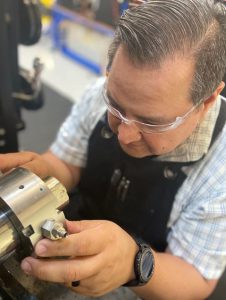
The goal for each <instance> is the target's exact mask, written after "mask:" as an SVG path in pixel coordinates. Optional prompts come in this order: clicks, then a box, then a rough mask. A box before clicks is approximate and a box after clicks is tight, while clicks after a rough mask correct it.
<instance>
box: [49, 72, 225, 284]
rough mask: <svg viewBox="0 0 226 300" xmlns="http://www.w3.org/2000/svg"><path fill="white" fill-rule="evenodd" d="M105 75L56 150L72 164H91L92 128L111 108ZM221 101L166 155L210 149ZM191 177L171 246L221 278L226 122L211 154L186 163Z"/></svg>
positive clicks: (173, 220) (184, 156)
mask: <svg viewBox="0 0 226 300" xmlns="http://www.w3.org/2000/svg"><path fill="white" fill-rule="evenodd" d="M104 80H105V79H104V78H101V79H99V80H98V81H97V82H96V83H95V84H93V85H92V86H91V87H89V88H88V89H87V90H86V91H85V93H84V96H83V97H82V99H81V100H80V101H79V103H78V104H76V105H74V107H73V108H72V111H71V114H70V115H69V116H68V117H67V119H66V120H65V122H64V123H63V125H62V126H61V128H60V130H59V132H58V136H57V138H56V140H55V142H54V143H53V144H52V146H51V151H52V152H53V153H54V154H55V155H56V156H58V157H59V158H60V159H62V160H64V161H66V162H67V163H70V164H72V165H76V166H80V167H85V165H86V160H87V147H88V141H89V137H90V135H91V133H92V130H93V129H94V127H95V126H96V124H97V122H98V121H99V119H100V118H101V117H102V116H103V114H104V112H105V111H106V106H105V105H104V102H103V99H102V87H103V83H104ZM219 107H220V101H218V103H217V104H216V105H215V106H214V107H213V108H212V109H211V111H210V112H209V114H208V115H207V116H206V118H205V120H204V121H203V122H202V123H201V125H200V126H199V127H198V128H197V129H196V131H195V132H194V134H193V135H192V136H191V137H190V138H189V139H188V140H187V141H186V142H185V143H184V144H182V145H181V146H179V147H178V148H177V149H175V150H174V151H173V152H171V153H169V154H167V155H163V156H160V157H159V158H158V159H160V160H167V161H169V160H171V161H189V160H190V161H191V160H197V159H199V158H200V157H202V156H203V154H206V153H207V149H208V147H209V144H210V140H211V136H212V132H213V128H214V124H215V121H216V118H217V115H218V112H219ZM184 172H186V173H187V174H188V177H187V179H186V180H185V181H184V183H183V185H182V186H181V187H180V189H179V190H178V192H177V194H176V196H175V201H174V205H173V208H172V211H171V214H170V218H169V222H168V227H169V228H170V229H171V230H170V231H169V234H168V237H167V241H168V250H169V251H170V252H171V253H172V254H174V255H176V256H178V257H181V258H183V259H184V260H185V261H187V262H189V263H191V264H192V265H194V266H195V267H196V268H197V269H198V270H199V272H200V273H201V274H202V275H203V277H204V278H206V279H217V278H219V277H220V275H221V274H222V272H223V271H224V268H225V265H226V126H225V127H224V130H223V132H222V133H221V134H220V136H219V137H218V138H217V140H216V142H215V143H214V145H213V146H212V147H211V148H210V151H209V152H208V153H207V154H206V156H205V158H204V159H203V160H202V161H201V162H198V163H196V164H195V165H193V166H191V167H185V168H184Z"/></svg>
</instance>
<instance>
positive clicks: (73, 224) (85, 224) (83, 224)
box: [66, 220, 108, 233]
mask: <svg viewBox="0 0 226 300" xmlns="http://www.w3.org/2000/svg"><path fill="white" fill-rule="evenodd" d="M103 223H108V221H103V220H83V221H68V220H67V221H66V227H67V231H68V233H79V232H82V231H84V230H87V229H90V228H94V227H99V226H100V225H103Z"/></svg>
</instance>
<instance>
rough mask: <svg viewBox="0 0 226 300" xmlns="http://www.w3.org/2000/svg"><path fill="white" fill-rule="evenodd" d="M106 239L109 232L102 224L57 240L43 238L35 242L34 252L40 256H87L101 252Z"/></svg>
mask: <svg viewBox="0 0 226 300" xmlns="http://www.w3.org/2000/svg"><path fill="white" fill-rule="evenodd" d="M107 239H109V234H107V232H106V230H105V229H104V227H103V226H100V227H99V228H98V227H94V228H90V229H88V230H85V231H82V232H80V233H76V234H71V235H69V236H67V237H66V238H64V239H61V240H58V241H50V240H48V239H43V240H41V241H39V242H38V243H37V245H36V247H35V253H36V255H38V256H40V257H53V256H70V257H75V256H89V255H94V254H97V253H99V252H102V250H103V249H104V248H105V247H106V244H107Z"/></svg>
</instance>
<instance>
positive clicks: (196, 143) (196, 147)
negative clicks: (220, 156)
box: [157, 96, 221, 162]
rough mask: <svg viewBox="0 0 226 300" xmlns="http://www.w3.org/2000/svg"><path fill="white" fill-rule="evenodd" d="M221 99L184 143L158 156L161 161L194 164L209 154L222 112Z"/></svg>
mask: <svg viewBox="0 0 226 300" xmlns="http://www.w3.org/2000/svg"><path fill="white" fill-rule="evenodd" d="M220 99H221V97H220V96H219V99H218V100H217V101H216V103H215V104H214V105H213V106H212V107H211V109H210V110H209V111H208V112H207V114H206V116H205V118H204V119H203V121H202V122H201V123H200V124H199V125H198V126H197V127H196V129H195V130H194V131H193V133H192V134H191V135H190V136H189V137H188V138H187V139H186V141H185V142H184V143H182V144H181V145H179V146H178V147H177V148H176V149H174V150H173V151H171V152H169V153H167V154H164V155H160V156H158V158H157V159H158V160H160V161H171V162H192V161H197V160H199V159H201V158H202V157H203V156H204V155H205V154H206V153H207V152H208V149H209V146H210V143H211V139H212V135H213V131H214V127H215V124H216V120H217V117H218V114H219V111H220V104H221V101H220Z"/></svg>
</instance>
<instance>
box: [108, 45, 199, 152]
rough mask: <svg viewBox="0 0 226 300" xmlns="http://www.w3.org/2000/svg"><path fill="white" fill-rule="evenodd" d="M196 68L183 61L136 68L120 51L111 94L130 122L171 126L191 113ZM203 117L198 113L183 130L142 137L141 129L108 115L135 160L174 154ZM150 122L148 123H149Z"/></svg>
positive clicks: (111, 75)
mask: <svg viewBox="0 0 226 300" xmlns="http://www.w3.org/2000/svg"><path fill="white" fill-rule="evenodd" d="M193 74H194V64H193V62H192V61H188V60H186V59H185V58H182V57H179V56H178V57H175V58H173V59H168V60H165V61H164V62H163V63H162V65H161V67H160V68H159V69H153V68H151V67H149V66H148V67H147V66H141V67H139V66H135V65H134V64H132V63H131V61H130V60H129V59H128V58H127V56H126V52H125V51H124V50H123V48H122V47H120V48H119V49H118V51H117V53H116V56H115V58H114V61H113V64H112V66H111V71H110V73H109V76H108V81H107V93H108V95H109V96H110V98H111V100H112V101H113V102H114V105H116V107H118V108H119V109H120V111H122V112H123V115H124V116H126V117H127V118H128V119H138V118H139V120H142V122H145V121H146V120H147V121H148V122H150V123H153V124H168V123H171V122H173V121H175V119H176V117H178V116H182V115H184V114H185V113H186V112H188V111H189V110H190V109H191V107H192V106H193V103H192V101H191V99H190V91H189V89H190V87H191V83H192V79H193ZM202 115H203V110H202V106H201V108H199V109H196V110H194V111H193V112H192V113H191V114H190V115H189V117H188V118H187V119H186V120H185V122H184V123H183V124H181V125H180V126H179V127H177V128H175V129H172V130H169V131H165V132H162V133H148V134H147V133H141V132H140V131H139V129H138V128H137V126H136V125H135V124H134V123H132V124H126V123H123V122H121V121H120V120H119V119H118V118H116V117H115V116H113V115H112V114H111V113H110V112H109V113H108V120H109V125H110V127H111V129H112V130H113V131H114V132H115V133H116V134H117V136H118V140H119V143H120V145H121V147H122V149H123V150H124V151H125V152H126V153H127V154H129V155H130V156H133V157H138V158H141V157H145V156H150V155H161V154H165V153H168V152H170V151H172V150H174V149H175V148H176V147H177V146H178V145H180V144H181V143H183V142H184V141H185V140H186V139H187V138H188V137H189V136H190V135H191V134H192V132H193V130H194V129H195V127H196V126H197V124H198V122H200V120H201V118H202ZM147 121H146V122H147Z"/></svg>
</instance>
